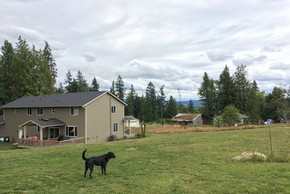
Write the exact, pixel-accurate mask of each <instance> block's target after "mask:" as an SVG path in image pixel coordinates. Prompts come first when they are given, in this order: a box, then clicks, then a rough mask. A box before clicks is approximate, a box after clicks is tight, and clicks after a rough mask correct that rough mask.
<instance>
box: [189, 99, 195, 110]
mask: <svg viewBox="0 0 290 194" xmlns="http://www.w3.org/2000/svg"><path fill="white" fill-rule="evenodd" d="M187 109H188V112H190V113H194V112H195V108H194V105H193V102H192V100H189V102H188V106H187Z"/></svg>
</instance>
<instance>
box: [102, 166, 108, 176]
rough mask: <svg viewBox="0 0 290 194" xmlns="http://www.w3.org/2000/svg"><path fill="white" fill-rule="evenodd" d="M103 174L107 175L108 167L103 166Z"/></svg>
mask: <svg viewBox="0 0 290 194" xmlns="http://www.w3.org/2000/svg"><path fill="white" fill-rule="evenodd" d="M102 174H105V175H107V172H106V165H104V166H102Z"/></svg>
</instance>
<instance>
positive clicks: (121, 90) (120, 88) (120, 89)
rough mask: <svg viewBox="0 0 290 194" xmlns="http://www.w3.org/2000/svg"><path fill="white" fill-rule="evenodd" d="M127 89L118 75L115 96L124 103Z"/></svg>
mask: <svg viewBox="0 0 290 194" xmlns="http://www.w3.org/2000/svg"><path fill="white" fill-rule="evenodd" d="M125 91H126V90H125V87H124V82H123V80H122V77H121V76H120V75H118V78H117V81H116V83H115V95H116V96H117V97H118V98H119V99H121V100H123V101H124V98H125Z"/></svg>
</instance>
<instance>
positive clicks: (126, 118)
mask: <svg viewBox="0 0 290 194" xmlns="http://www.w3.org/2000/svg"><path fill="white" fill-rule="evenodd" d="M131 120H138V121H139V119H137V118H135V117H133V116H132V115H128V116H125V117H124V118H123V121H131Z"/></svg>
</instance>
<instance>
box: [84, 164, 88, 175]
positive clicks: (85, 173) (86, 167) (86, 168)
mask: <svg viewBox="0 0 290 194" xmlns="http://www.w3.org/2000/svg"><path fill="white" fill-rule="evenodd" d="M87 171H88V166H87V165H86V166H85V172H84V177H86V176H87Z"/></svg>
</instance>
